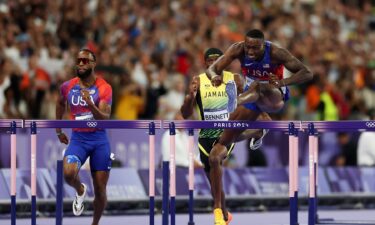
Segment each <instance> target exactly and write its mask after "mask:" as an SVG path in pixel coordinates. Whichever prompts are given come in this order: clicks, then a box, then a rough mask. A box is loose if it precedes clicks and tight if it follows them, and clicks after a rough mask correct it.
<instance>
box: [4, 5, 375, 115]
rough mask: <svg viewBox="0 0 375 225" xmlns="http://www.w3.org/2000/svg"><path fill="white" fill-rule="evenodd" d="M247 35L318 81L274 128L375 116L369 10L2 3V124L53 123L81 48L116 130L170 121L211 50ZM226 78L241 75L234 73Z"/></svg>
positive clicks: (297, 95)
mask: <svg viewBox="0 0 375 225" xmlns="http://www.w3.org/2000/svg"><path fill="white" fill-rule="evenodd" d="M250 28H258V29H261V30H262V31H264V33H265V36H266V39H268V40H271V41H273V42H274V43H276V44H279V45H280V46H283V47H285V48H286V49H288V50H289V51H291V52H292V53H293V54H294V55H296V56H297V57H298V58H299V59H300V60H302V61H303V62H304V63H306V64H307V65H308V66H309V67H310V68H311V70H312V71H313V73H314V75H315V76H314V80H313V81H312V82H310V83H308V84H307V85H303V86H299V87H297V86H296V87H291V91H292V98H291V100H290V102H289V104H288V105H287V107H286V108H285V110H283V112H282V113H281V114H275V115H273V117H274V118H275V119H288V120H289V119H290V120H349V119H352V120H366V119H369V115H370V114H371V112H372V111H373V110H375V32H374V31H375V2H374V1H370V0H329V1H323V0H282V1H281V0H280V1H272V0H263V1H262V0H256V1H247V0H210V1H200V0H180V1H177V0H175V1H172V0H161V1H153V0H138V1H135V0H127V1H121V0H64V1H62V0H59V1H53V0H20V1H0V31H1V33H0V118H43V119H54V118H55V105H56V101H57V98H58V96H59V93H58V89H59V88H58V87H59V85H61V83H62V82H63V81H65V80H67V79H69V78H71V77H73V76H75V71H74V65H75V61H74V59H75V56H76V54H77V52H78V50H79V49H80V48H82V47H86V48H89V49H91V50H92V51H93V52H95V54H96V56H97V68H96V72H97V73H98V74H99V75H101V76H103V77H104V78H105V79H106V80H107V81H108V82H110V83H111V85H112V87H113V108H112V109H113V111H112V117H113V118H114V119H129V120H132V119H172V118H173V116H174V114H175V112H176V111H177V110H178V109H179V107H180V106H181V105H182V103H183V99H184V96H185V90H186V85H187V83H188V82H189V80H190V78H191V77H192V76H193V75H197V74H199V73H200V72H202V71H203V69H204V62H203V55H202V53H203V52H204V51H205V49H207V48H208V47H220V48H222V50H225V49H226V48H227V47H229V46H230V44H232V43H233V42H236V41H240V40H243V37H244V34H245V33H246V31H247V30H249V29H250ZM231 70H232V71H234V72H240V66H239V63H238V62H236V63H233V64H232V65H231Z"/></svg>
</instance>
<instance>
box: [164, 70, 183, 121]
mask: <svg viewBox="0 0 375 225" xmlns="http://www.w3.org/2000/svg"><path fill="white" fill-rule="evenodd" d="M185 86H186V85H185V79H184V77H183V76H181V75H180V74H176V75H174V76H173V77H172V78H171V83H170V90H169V91H168V93H167V94H166V95H164V96H162V97H160V98H159V111H158V118H160V119H165V120H172V119H173V117H174V115H176V113H177V112H178V111H179V110H180V107H181V105H182V104H183V103H184V99H185V90H186V88H185Z"/></svg>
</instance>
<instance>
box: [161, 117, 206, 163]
mask: <svg viewBox="0 0 375 225" xmlns="http://www.w3.org/2000/svg"><path fill="white" fill-rule="evenodd" d="M172 119H175V120H183V119H184V118H183V117H182V115H181V113H180V112H177V113H176V114H175V116H174V117H173V118H172ZM175 140H176V141H175V143H176V149H175V151H176V152H175V157H176V161H175V163H176V166H177V167H185V168H187V167H189V149H188V146H189V135H188V133H187V130H184V129H176V136H175ZM194 149H195V150H194V151H196V152H194V153H195V157H194V167H196V168H199V167H202V163H201V162H200V161H199V152H198V151H197V148H194ZM161 152H162V160H163V161H169V158H170V154H169V153H170V135H169V130H167V131H165V132H164V134H163V137H162V139H161Z"/></svg>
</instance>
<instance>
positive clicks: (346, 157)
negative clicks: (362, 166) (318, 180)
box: [334, 132, 358, 166]
mask: <svg viewBox="0 0 375 225" xmlns="http://www.w3.org/2000/svg"><path fill="white" fill-rule="evenodd" d="M338 140H339V146H340V154H339V155H338V156H337V157H336V158H334V159H335V162H334V165H336V166H357V140H358V136H357V135H356V134H354V133H343V132H340V133H338Z"/></svg>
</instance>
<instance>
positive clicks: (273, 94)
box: [256, 84, 284, 112]
mask: <svg viewBox="0 0 375 225" xmlns="http://www.w3.org/2000/svg"><path fill="white" fill-rule="evenodd" d="M259 93H260V95H259V99H258V101H257V103H256V104H257V106H258V107H259V108H260V109H261V110H262V111H264V112H278V111H279V110H281V109H282V108H283V107H284V95H283V93H282V92H281V90H280V89H279V88H276V87H275V86H273V85H271V84H261V85H260V92H259Z"/></svg>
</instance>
